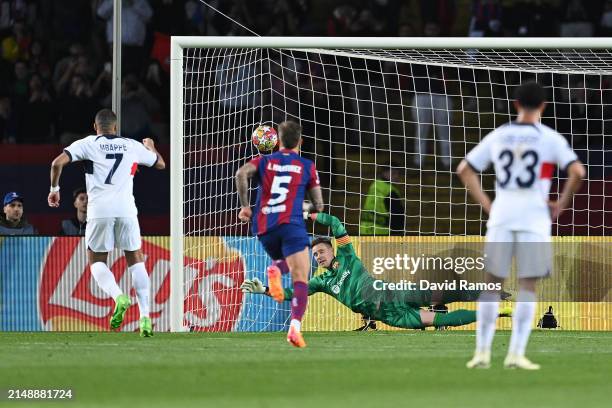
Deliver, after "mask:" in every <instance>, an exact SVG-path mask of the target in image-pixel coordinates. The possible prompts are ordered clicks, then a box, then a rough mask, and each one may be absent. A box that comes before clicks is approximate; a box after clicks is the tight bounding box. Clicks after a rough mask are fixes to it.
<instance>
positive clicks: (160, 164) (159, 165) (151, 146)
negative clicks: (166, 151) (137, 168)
mask: <svg viewBox="0 0 612 408" xmlns="http://www.w3.org/2000/svg"><path fill="white" fill-rule="evenodd" d="M142 144H143V145H144V147H146V148H147V150H150V151H151V152H153V153H155V155H156V159H155V162H154V163H153V165H152V166H150V167H153V168H156V169H157V170H163V169H165V168H166V162H165V161H164V158H163V157H162V155H161V154H159V152H158V151H157V149H156V148H155V142H153V139H149V138H146V139H143V140H142Z"/></svg>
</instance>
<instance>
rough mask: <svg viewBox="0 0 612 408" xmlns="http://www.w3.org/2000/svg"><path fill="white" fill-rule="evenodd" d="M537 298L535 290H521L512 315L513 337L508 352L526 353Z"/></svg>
mask: <svg viewBox="0 0 612 408" xmlns="http://www.w3.org/2000/svg"><path fill="white" fill-rule="evenodd" d="M536 300H537V298H536V294H535V293H534V292H528V291H525V290H521V291H519V293H518V295H517V297H516V307H515V309H514V313H513V315H512V337H510V348H509V349H508V354H514V355H518V356H524V355H525V348H526V347H527V342H528V341H529V335H530V334H531V323H532V322H533V316H534V315H535V309H536Z"/></svg>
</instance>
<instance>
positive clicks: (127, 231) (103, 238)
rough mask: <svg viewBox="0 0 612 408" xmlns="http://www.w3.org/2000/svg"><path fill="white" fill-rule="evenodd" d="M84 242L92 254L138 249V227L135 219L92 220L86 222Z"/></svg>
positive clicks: (139, 244)
mask: <svg viewBox="0 0 612 408" xmlns="http://www.w3.org/2000/svg"><path fill="white" fill-rule="evenodd" d="M85 242H86V243H87V247H88V248H89V249H91V250H92V251H94V252H110V251H112V250H113V249H114V248H117V249H121V250H123V251H136V250H138V249H140V246H141V240H140V226H139V225H138V218H136V217H120V218H94V219H91V220H88V221H87V226H86V227H85Z"/></svg>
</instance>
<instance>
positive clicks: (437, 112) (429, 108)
mask: <svg viewBox="0 0 612 408" xmlns="http://www.w3.org/2000/svg"><path fill="white" fill-rule="evenodd" d="M412 74H413V75H414V91H415V94H414V99H413V103H412V118H413V120H414V122H415V123H416V130H417V135H416V138H415V140H414V142H415V153H416V155H415V157H414V165H415V166H416V168H417V169H419V168H422V166H423V160H424V157H425V154H426V152H427V141H428V140H432V139H433V140H437V141H438V142H439V146H440V150H439V153H438V154H436V155H435V156H436V157H437V158H438V159H439V160H440V162H441V163H442V165H443V166H444V168H445V169H446V170H449V169H450V164H451V163H450V158H451V151H450V120H451V116H452V106H453V104H452V100H451V98H450V97H449V96H448V92H447V89H446V80H445V72H444V70H443V68H442V67H435V66H425V65H413V66H412ZM432 125H433V134H432V137H431V138H430V137H429V130H430V129H431V128H432ZM433 151H434V152H436V149H435V146H434V149H433Z"/></svg>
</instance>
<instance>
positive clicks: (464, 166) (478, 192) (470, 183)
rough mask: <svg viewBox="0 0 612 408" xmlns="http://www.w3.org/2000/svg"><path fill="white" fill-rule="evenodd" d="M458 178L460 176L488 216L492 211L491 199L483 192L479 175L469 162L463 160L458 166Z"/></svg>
mask: <svg viewBox="0 0 612 408" xmlns="http://www.w3.org/2000/svg"><path fill="white" fill-rule="evenodd" d="M457 176H459V179H460V180H461V182H462V183H463V185H464V186H465V187H466V188H467V189H468V192H469V193H470V195H471V196H472V198H473V199H474V200H475V201H476V202H477V203H479V204H480V205H481V206H482V209H483V210H484V212H485V213H487V214H488V213H489V211H490V210H491V198H490V197H489V195H488V194H487V193H485V192H484V191H483V189H482V186H481V184H480V178H479V177H478V173H476V171H474V169H473V168H472V166H471V165H470V163H469V162H468V161H467V160H465V159H463V160H461V163H459V166H457Z"/></svg>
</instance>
